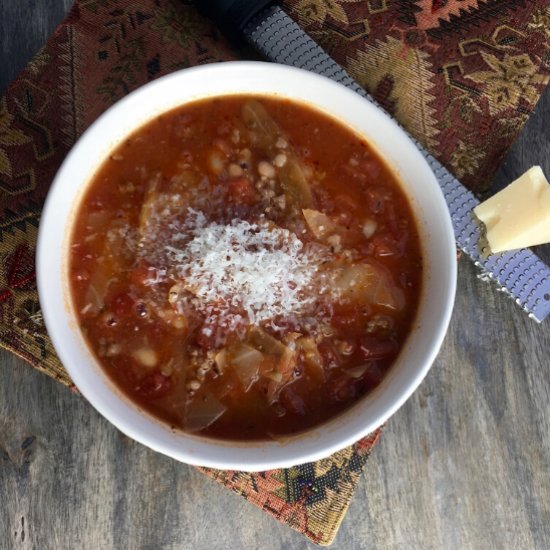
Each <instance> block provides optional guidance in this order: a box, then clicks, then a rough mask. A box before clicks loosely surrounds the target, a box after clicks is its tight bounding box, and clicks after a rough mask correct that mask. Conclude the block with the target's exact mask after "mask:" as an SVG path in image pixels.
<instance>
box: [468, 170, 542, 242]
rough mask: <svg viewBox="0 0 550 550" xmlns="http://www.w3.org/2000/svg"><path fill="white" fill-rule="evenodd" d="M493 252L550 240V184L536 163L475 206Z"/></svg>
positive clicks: (476, 213) (475, 211)
mask: <svg viewBox="0 0 550 550" xmlns="http://www.w3.org/2000/svg"><path fill="white" fill-rule="evenodd" d="M474 213H475V215H476V216H477V217H478V218H479V219H480V220H481V221H482V222H483V223H484V224H485V227H486V228H487V240H488V241H489V246H490V247H491V251H492V252H493V253H496V252H503V251H505V250H513V249H515V248H525V247H528V246H535V245H537V244H544V243H548V242H550V184H549V183H548V181H547V180H546V178H545V177H544V174H543V172H542V169H541V167H540V166H533V168H530V169H529V170H527V172H525V174H523V175H522V176H520V177H519V178H518V179H517V180H515V181H513V182H512V183H511V184H510V185H508V187H505V188H504V189H503V190H502V191H499V192H498V193H497V194H496V195H494V196H492V197H491V198H490V199H487V200H486V201H485V202H483V203H481V204H480V205H479V206H476V207H475V208H474Z"/></svg>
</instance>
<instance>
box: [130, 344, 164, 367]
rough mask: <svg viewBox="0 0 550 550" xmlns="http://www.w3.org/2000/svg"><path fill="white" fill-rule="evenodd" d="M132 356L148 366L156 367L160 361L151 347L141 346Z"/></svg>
mask: <svg viewBox="0 0 550 550" xmlns="http://www.w3.org/2000/svg"><path fill="white" fill-rule="evenodd" d="M132 357H133V358H134V359H135V360H136V361H139V362H140V363H141V364H142V365H143V366H144V367H148V368H152V367H155V366H156V365H157V362H158V358H157V354H156V353H155V350H154V349H151V348H139V349H137V350H135V351H134V352H133V353H132Z"/></svg>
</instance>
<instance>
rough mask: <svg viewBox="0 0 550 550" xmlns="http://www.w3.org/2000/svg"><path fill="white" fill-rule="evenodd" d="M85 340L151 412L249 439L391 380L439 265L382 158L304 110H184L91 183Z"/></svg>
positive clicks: (80, 269) (86, 203) (79, 273)
mask: <svg viewBox="0 0 550 550" xmlns="http://www.w3.org/2000/svg"><path fill="white" fill-rule="evenodd" d="M69 277H70V285H71V290H72V298H73V304H74V308H75V311H76V313H77V317H78V321H79V324H80V327H81V330H82V332H83V334H84V336H85V338H86V340H87V342H88V345H89V347H90V348H91V349H92V350H93V353H94V355H95V356H96V358H97V360H98V362H99V363H100V365H101V366H102V368H103V369H104V371H105V372H106V373H107V374H108V375H109V377H110V378H111V379H112V380H113V381H114V382H115V383H116V385H117V386H118V387H119V388H120V389H121V390H122V391H123V392H124V393H125V394H126V395H127V396H128V397H129V398H130V399H131V400H132V401H134V402H135V403H137V404H138V405H139V406H140V407H142V408H143V409H145V410H147V411H148V412H149V413H151V414H153V415H154V416H156V417H157V418H159V419H161V420H162V421H164V422H166V423H168V424H169V425H170V426H172V427H173V428H175V429H181V430H183V431H186V432H191V433H198V434H201V435H204V436H207V437H213V438H221V439H238V440H258V439H260V440H261V439H269V438H277V437H280V436H285V435H289V434H293V433H296V432H300V431H303V430H306V429H308V428H311V427H313V426H316V425H319V424H321V423H323V422H326V421H327V420H329V419H331V418H333V417H335V416H336V415H338V414H339V413H340V412H342V411H343V410H345V409H347V408H349V407H350V406H351V405H352V404H353V403H355V402H356V401H357V400H358V399H360V398H361V397H363V396H365V395H366V394H368V393H369V392H370V391H371V390H373V389H374V388H375V387H376V386H377V385H378V384H379V383H380V382H381V380H382V379H383V378H384V376H385V375H386V373H387V372H388V370H389V369H390V368H391V366H392V364H393V363H394V362H395V360H396V358H397V356H398V355H399V353H400V350H401V349H402V347H403V345H404V342H405V340H406V338H407V336H408V334H409V333H410V331H411V329H412V326H413V323H414V319H415V315H416V312H417V308H418V302H419V296H420V293H421V286H422V254H421V246H420V243H419V236H418V230H417V225H416V222H415V219H414V216H413V213H412V211H411V208H410V205H409V202H408V199H407V197H406V195H405V193H404V192H403V190H402V189H401V187H400V184H399V181H398V180H397V178H396V176H395V174H394V173H393V172H392V170H391V169H390V168H389V167H388V166H387V165H386V164H385V162H384V161H383V160H382V159H381V158H380V156H379V155H378V154H377V153H376V152H375V150H374V149H373V148H372V147H371V146H370V145H369V144H368V142H367V141H365V139H364V138H362V137H361V136H359V135H358V134H356V133H355V132H354V131H352V130H351V129H349V128H348V127H347V126H345V125H344V124H342V123H341V122H340V121H338V120H336V119H334V118H332V117H330V116H328V115H326V114H324V113H322V112H320V111H318V110H316V109H314V108H312V107H310V106H307V105H305V104H302V103H298V102H294V101H290V100H286V99H281V98H275V97H270V96H251V95H235V96H223V97H216V98H210V99H204V100H200V101H196V102H192V103H189V104H186V105H184V106H181V107H178V108H176V109H174V110H172V111H170V112H167V113H164V114H162V115H161V116H158V117H156V118H155V119H154V120H152V121H150V122H148V123H147V124H146V125H144V126H143V127H141V128H140V129H138V130H137V131H135V132H134V133H133V134H131V135H130V136H129V137H128V138H127V139H126V140H125V141H124V142H123V143H121V144H120V145H119V146H118V147H117V148H116V149H115V150H114V151H113V152H112V154H111V155H110V157H109V158H108V159H107V160H106V161H105V162H104V163H103V165H102V166H101V167H100V169H99V170H98V171H97V173H96V174H95V175H94V177H93V178H92V181H91V182H90V183H89V186H88V188H87V189H86V192H85V195H84V197H83V199H82V201H81V204H80V205H79V207H78V211H77V215H76V217H75V222H74V228H73V233H72V236H71V241H70V261H69Z"/></svg>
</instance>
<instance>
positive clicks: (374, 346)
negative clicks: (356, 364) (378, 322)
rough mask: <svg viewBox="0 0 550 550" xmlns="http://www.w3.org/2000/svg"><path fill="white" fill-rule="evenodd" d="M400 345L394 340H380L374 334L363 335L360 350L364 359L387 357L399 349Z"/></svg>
mask: <svg viewBox="0 0 550 550" xmlns="http://www.w3.org/2000/svg"><path fill="white" fill-rule="evenodd" d="M398 347H399V346H398V345H397V343H396V342H395V341H394V340H380V339H379V338H375V337H374V336H363V338H361V344H360V346H359V350H360V353H361V356H362V358H363V359H364V360H366V361H370V360H373V359H387V358H389V357H391V356H393V355H395V353H396V352H397V350H398Z"/></svg>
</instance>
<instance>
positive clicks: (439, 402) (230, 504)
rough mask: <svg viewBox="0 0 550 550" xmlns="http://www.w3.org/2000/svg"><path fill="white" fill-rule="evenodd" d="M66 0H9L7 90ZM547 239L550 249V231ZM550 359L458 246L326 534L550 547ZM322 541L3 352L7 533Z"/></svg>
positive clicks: (220, 542) (13, 541) (546, 159)
mask: <svg viewBox="0 0 550 550" xmlns="http://www.w3.org/2000/svg"><path fill="white" fill-rule="evenodd" d="M70 4H71V2H70V0H1V2H0V92H3V90H4V89H5V87H6V85H7V83H8V82H9V81H10V80H11V79H12V78H14V77H15V76H16V75H17V73H18V72H19V71H20V70H21V69H22V68H23V66H24V65H25V64H26V63H27V61H28V60H29V59H30V57H31V56H32V55H33V54H34V53H35V52H36V51H37V50H38V48H39V47H40V46H41V45H42V44H43V43H44V42H45V41H46V39H47V37H48V36H49V35H50V33H51V32H52V31H53V29H54V28H55V26H56V25H57V24H58V22H59V21H60V20H61V19H62V17H63V15H64V13H65V12H66V10H67V9H68V8H69V6H70ZM549 128H550V90H547V92H546V94H545V95H544V97H543V98H542V100H541V101H540V103H539V104H538V106H537V108H536V110H535V113H534V114H533V116H532V117H531V119H530V120H529V122H528V124H527V126H526V128H525V129H524V131H523V133H522V134H521V136H520V138H519V139H518V141H517V142H516V144H515V146H514V147H513V149H512V151H511V152H510V154H509V156H508V158H507V160H506V162H505V163H504V165H503V166H502V168H501V170H500V172H499V175H498V177H497V185H502V184H504V183H505V182H509V181H511V180H512V179H513V178H514V177H516V176H518V175H519V174H520V173H522V172H523V171H525V170H526V169H527V168H529V167H530V166H531V165H533V164H541V165H542V166H543V168H544V170H545V172H546V174H549V175H550V131H549ZM538 252H539V254H540V255H542V256H544V257H545V259H546V261H550V246H547V247H541V248H539V250H538ZM549 358H550V321H548V320H547V321H546V322H545V323H543V324H542V325H537V324H536V323H535V322H534V321H531V320H529V319H528V318H527V316H526V315H525V314H523V313H522V312H521V311H520V310H519V308H518V307H517V306H516V305H514V304H513V303H512V301H511V300H509V299H507V298H506V297H505V296H504V295H502V294H501V293H499V292H497V291H496V290H495V289H494V288H493V287H492V286H489V284H487V283H484V282H482V281H480V280H479V279H478V277H477V272H476V269H475V268H474V267H473V265H472V264H471V263H470V262H469V261H468V260H467V259H462V260H461V261H460V266H459V279H458V294H457V299H456V306H455V310H454V314H453V318H452V321H451V326H450V330H449V333H448V335H447V337H446V339H445V342H444V345H443V348H442V350H441V353H440V354H439V356H438V358H437V360H436V362H435V364H434V366H433V368H432V369H431V371H430V373H429V374H428V376H427V378H426V380H425V381H424V382H423V384H422V385H421V387H420V388H419V390H418V391H417V392H416V393H415V395H414V396H413V397H412V398H411V399H410V400H409V401H408V402H407V403H406V405H405V406H404V407H403V408H402V409H401V410H400V411H399V412H398V413H397V414H396V415H395V416H394V417H393V418H392V419H391V421H390V422H389V423H388V424H387V427H386V429H385V433H384V435H383V437H382V440H381V442H380V444H379V445H378V446H377V448H376V450H375V451H374V453H373V455H372V458H371V460H370V462H369V464H368V466H367V468H366V470H365V474H364V476H363V478H362V481H361V483H360V484H359V486H358V487H357V492H356V495H355V498H354V500H353V502H352V504H351V507H350V509H349V512H348V514H347V517H346V518H345V520H344V523H343V525H342V528H341V530H340V533H339V535H338V537H337V539H336V542H335V544H334V545H333V547H332V548H334V549H352V548H353V549H355V548H365V549H367V548H368V549H372V550H375V549H394V548H395V549H402V548H403V549H422V550H428V549H440V548H445V549H447V548H449V549H451V548H452V549H458V548H460V549H470V548H471V549H475V550H478V549H486V548H487V549H489V548H495V549H499V550H500V549H507V548H509V549H529V548H541V549H542V548H549V547H550V406H549V405H550V364H549V362H550V359H549ZM30 436H33V437H34V438H35V439H34V440H31V439H28V438H29V437H30ZM30 441H32V443H30V444H29V442H30ZM24 442H26V444H29V445H28V446H27V447H26V448H25V449H24V450H22V446H23V447H24V446H25V445H23V443H24ZM314 547H315V546H314V545H313V544H310V543H308V542H306V540H305V539H304V538H303V537H302V536H300V535H299V534H297V533H295V532H293V531H292V530H291V529H290V528H288V527H286V526H284V525H281V524H279V523H278V522H276V521H274V520H273V519H271V518H269V517H268V516H267V515H265V514H264V513H262V512H261V511H260V510H258V509H256V508H255V507H254V506H252V505H251V504H248V503H247V502H245V501H244V500H243V499H241V498H239V497H238V496H235V495H234V494H232V493H230V492H229V491H227V490H226V489H224V488H222V487H221V486H219V485H217V484H216V483H214V482H213V481H211V480H209V479H207V478H206V477H204V476H203V475H201V474H199V473H198V472H197V471H196V470H195V469H194V468H192V467H189V466H186V465H184V464H180V463H178V462H175V461H174V460H171V459H169V458H166V457H164V456H162V455H160V454H156V453H154V452H153V451H150V450H149V449H147V448H145V447H143V446H142V445H140V444H138V443H134V442H132V441H131V440H129V439H128V438H127V437H125V436H123V435H122V434H121V433H120V432H118V431H117V430H116V429H115V428H114V427H113V426H111V425H110V424H109V423H108V422H107V421H106V420H104V419H103V418H102V417H101V416H99V414H98V413H97V412H96V411H95V410H94V409H92V407H91V406H90V405H88V403H87V402H86V401H85V400H84V399H83V398H81V397H78V396H76V395H73V394H71V393H70V392H69V391H68V390H67V389H66V388H64V387H62V386H61V385H60V384H58V383H56V382H54V381H53V380H51V379H49V378H48V377H46V376H44V375H42V374H39V373H38V372H35V371H33V370H32V369H31V368H29V367H28V366H27V365H26V364H24V363H23V362H22V361H21V360H19V359H16V358H14V357H12V356H10V355H8V354H7V353H0V548H2V549H4V548H10V549H11V548H15V549H20V548H36V549H39V550H45V549H49V548H52V549H56V550H57V549H65V548H67V549H77V548H78V549H79V548H83V549H107V548H121V549H122V548H123V549H134V548H135V549H137V548H140V549H161V548H162V549H172V548H174V549H176V548H178V549H179V548H193V549H198V550H200V549H218V548H219V549H222V548H223V549H227V548H247V549H248V548H262V549H271V548H274V549H290V548H314Z"/></svg>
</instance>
